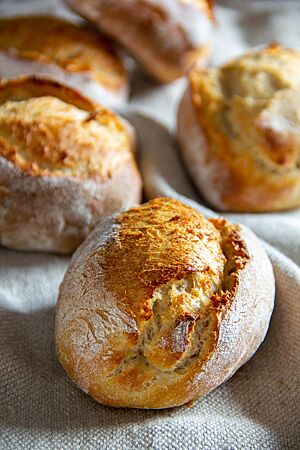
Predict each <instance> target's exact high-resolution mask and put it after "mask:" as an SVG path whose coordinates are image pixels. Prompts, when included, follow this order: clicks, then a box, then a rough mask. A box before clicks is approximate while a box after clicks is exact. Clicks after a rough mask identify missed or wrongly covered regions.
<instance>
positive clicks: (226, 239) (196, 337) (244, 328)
mask: <svg viewBox="0 0 300 450" xmlns="http://www.w3.org/2000/svg"><path fill="white" fill-rule="evenodd" d="M273 301H274V277H273V272H272V267H271V264H270V262H269V260H268V258H267V256H266V254H265V252H264V251H263V249H262V248H261V246H260V244H259V243H258V241H257V239H256V238H255V237H254V235H253V234H252V233H251V232H250V231H249V230H247V229H246V228H244V227H240V226H238V225H231V224H229V223H228V222H227V221H226V220H224V219H211V220H207V219H205V218H204V217H203V216H202V215H201V214H199V213H198V212H196V211H194V210H193V209H191V208H189V207H187V206H185V205H183V204H181V203H179V202H177V201H175V200H171V199H163V198H159V199H156V200H153V201H150V202H149V203H146V204H144V205H142V206H139V207H136V208H133V209H131V210H129V211H126V212H123V213H119V214H117V215H115V216H112V217H108V218H104V219H103V220H102V221H101V222H100V223H99V225H98V226H97V228H96V229H95V231H94V232H93V233H92V235H91V236H89V238H88V239H87V240H86V241H85V243H84V244H83V245H82V246H81V247H80V248H79V249H78V251H77V252H76V254H75V255H74V257H73V259H72V262H71V265H70V267H69V270H68V272H67V273H66V275H65V278H64V280H63V282H62V284H61V287H60V293H59V299H58V304H57V311H56V345H57V352H58V357H59V359H60V361H61V363H62V365H63V367H64V368H65V370H66V371H67V373H68V375H69V376H70V378H71V379H72V380H73V381H74V382H75V383H76V384H77V385H78V386H79V387H80V388H81V389H83V390H84V391H85V392H86V393H88V394H89V395H91V396H92V397H93V398H94V399H96V400H97V401H99V402H100V403H103V404H106V405H110V406H118V407H120V406H121V407H126V406H128V407H137V408H165V407H172V406H177V405H181V404H183V403H186V402H189V401H191V400H194V399H195V398H198V397H201V396H203V395H205V394H207V393H208V392H209V391H211V390H212V389H214V388H215V387H217V386H218V385H219V384H221V383H222V382H223V381H224V380H225V379H227V378H228V377H230V376H231V375H232V374H233V373H234V372H235V371H236V370H237V369H238V368H239V367H240V366H241V365H242V364H243V363H244V362H245V361H247V360H248V359H249V357H251V356H252V354H253V353H254V352H255V350H256V349H257V347H258V346H259V345H260V343H261V342H262V340H263V339H264V336H265V333H266V331H267V328H268V323H269V319H270V315H271V312H272V308H273Z"/></svg>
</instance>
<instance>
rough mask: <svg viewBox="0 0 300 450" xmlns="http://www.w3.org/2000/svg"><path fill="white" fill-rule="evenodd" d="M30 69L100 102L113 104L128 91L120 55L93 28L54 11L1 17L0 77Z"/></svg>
mask: <svg viewBox="0 0 300 450" xmlns="http://www.w3.org/2000/svg"><path fill="white" fill-rule="evenodd" d="M45 34H46V35H47V39H45V38H44V36H45ZM35 74H39V75H46V76H48V77H52V78H53V79H54V80H58V81H60V82H63V83H64V84H66V85H68V86H71V87H73V88H75V89H77V90H79V91H81V92H82V93H83V94H84V95H86V96H87V97H90V98H92V99H93V100H95V101H97V102H100V103H105V104H110V105H117V104H119V103H120V102H122V101H124V100H125V99H126V97H127V94H128V77H127V73H126V69H125V66H124V64H123V62H122V59H121V57H120V55H119V54H118V52H117V51H116V49H115V48H114V47H113V45H112V43H111V42H110V41H109V40H108V39H107V38H106V37H104V36H103V35H101V34H100V33H97V32H96V31H95V30H93V29H91V28H89V27H87V26H83V25H76V24H74V23H72V22H69V21H67V20H65V19H62V18H59V17H55V16H40V15H34V16H24V17H23V16H22V17H10V18H5V19H1V20H0V77H3V78H8V77H15V76H19V75H35Z"/></svg>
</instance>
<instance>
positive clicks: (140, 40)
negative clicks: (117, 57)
mask: <svg viewBox="0 0 300 450" xmlns="http://www.w3.org/2000/svg"><path fill="white" fill-rule="evenodd" d="M66 3H68V4H69V5H70V6H71V7H72V8H73V9H74V10H75V11H76V12H78V13H79V14H81V15H82V16H83V17H85V18H86V19H88V20H90V21H91V22H93V23H94V24H95V25H96V26H98V27H99V29H100V30H102V31H103V32H105V33H106V34H107V35H109V36H111V37H113V38H114V39H116V40H117V41H119V42H120V43H121V44H123V45H124V47H126V48H127V50H128V51H129V52H130V53H131V54H132V55H133V56H134V57H135V58H136V59H137V60H138V61H139V62H140V63H141V64H142V65H143V66H144V67H145V69H146V70H147V71H148V72H149V73H150V74H152V75H153V76H154V77H156V78H157V79H158V80H161V81H171V80H174V79H176V78H179V77H181V76H182V75H183V74H184V73H185V71H186V70H187V69H188V68H189V67H190V66H191V65H192V64H193V62H194V61H195V60H196V59H197V60H198V61H199V60H200V59H201V60H202V61H203V62H204V61H205V60H206V59H207V56H208V53H209V47H210V37H211V28H212V26H211V25H212V20H213V18H212V2H211V1H210V0H122V1H119V0H85V1H82V0H66Z"/></svg>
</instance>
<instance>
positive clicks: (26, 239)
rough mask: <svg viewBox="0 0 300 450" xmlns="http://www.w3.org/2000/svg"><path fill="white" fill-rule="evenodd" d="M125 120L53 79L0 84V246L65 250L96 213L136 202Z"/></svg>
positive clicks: (96, 217)
mask: <svg viewBox="0 0 300 450" xmlns="http://www.w3.org/2000/svg"><path fill="white" fill-rule="evenodd" d="M128 127H129V125H126V124H125V122H124V121H123V120H122V119H120V118H119V117H117V116H116V115H115V114H114V113H112V112H111V111H109V110H108V109H106V108H104V107H102V106H100V105H96V104H94V103H92V102H90V101H89V100H87V99H86V98H85V97H82V96H81V95H80V94H78V92H76V91H75V90H73V89H71V88H67V87H65V86H63V85H61V84H59V83H55V82H53V81H49V80H46V79H39V78H37V77H24V78H19V79H14V80H9V81H2V82H1V83H0V244H2V245H4V246H5V247H9V248H12V249H17V250H40V251H49V252H57V253H71V252H73V251H74V250H75V249H76V248H77V247H78V245H79V244H80V243H81V242H82V241H83V240H84V239H85V238H86V236H87V235H88V234H89V233H90V231H91V230H92V229H93V228H94V226H95V225H96V223H97V222H98V220H99V218H100V217H101V216H103V215H106V214H110V213H112V212H113V211H116V210H118V209H120V208H126V207H129V206H131V205H133V204H136V203H137V202H139V200H140V196H141V179H140V175H139V173H138V171H137V167H136V163H135V161H134V155H133V152H132V148H133V138H132V134H131V132H129V128H128Z"/></svg>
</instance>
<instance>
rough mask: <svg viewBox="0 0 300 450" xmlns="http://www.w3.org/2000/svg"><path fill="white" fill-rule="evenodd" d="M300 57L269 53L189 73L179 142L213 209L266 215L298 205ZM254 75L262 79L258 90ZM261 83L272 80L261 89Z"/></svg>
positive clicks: (287, 52) (276, 49)
mask: <svg viewBox="0 0 300 450" xmlns="http://www.w3.org/2000/svg"><path fill="white" fill-rule="evenodd" d="M299 55H300V54H299V53H297V52H295V51H292V50H284V49H281V48H280V47H278V46H270V47H267V48H266V49H262V50H260V51H258V52H257V53H253V55H251V54H249V55H245V56H244V57H241V58H240V59H238V60H236V61H233V62H231V63H229V64H228V65H226V66H224V67H223V68H221V69H219V70H216V69H211V70H208V71H204V72H202V71H201V70H200V71H199V70H198V69H195V70H194V71H193V72H192V73H191V75H190V83H189V87H188V89H187V91H186V93H185V94H184V96H183V98H182V101H181V103H180V106H179V110H178V140H179V144H180V148H181V151H182V155H183V158H184V160H185V163H186V166H187V168H188V170H189V172H190V174H191V176H192V178H193V180H194V182H195V184H196V186H197V187H198V189H199V191H200V192H201V193H202V194H203V196H204V197H205V199H206V200H207V201H208V202H209V203H210V204H211V205H212V206H214V207H215V208H217V209H220V210H224V211H241V212H263V211H279V210H286V209H291V208H295V207H298V206H300V181H299V180H300V178H299V161H300V151H299V149H300V145H299V143H300V139H298V132H297V127H296V126H294V125H291V124H292V123H296V122H297V119H295V118H294V117H293V114H296V112H295V111H296V109H297V101H295V98H296V97H297V86H298V84H299V85H300V56H299ZM243 58H244V59H243ZM256 60H257V65H255V61H256ZM297 62H298V65H299V66H297ZM294 63H295V64H294ZM277 64H278V66H276V65H277ZM288 64H290V66H291V68H292V70H293V71H294V73H292V76H291V79H289V78H288V76H287V74H289V72H290V71H291V68H290V69H289V68H288V67H289V66H288ZM281 66H282V67H283V69H282V68H281ZM285 66H286V67H287V71H286V72H285V71H284V70H285ZM297 70H298V71H299V72H297ZM264 71H265V72H264ZM298 73H299V76H298V75H297V74H298ZM248 74H249V77H250V76H251V74H252V80H255V77H257V80H258V81H257V82H255V81H252V84H253V86H252V85H251V81H249V80H248V79H246V77H247V76H248ZM263 76H264V77H265V78H266V80H267V81H265V82H264V83H261V84H260V80H264V78H263ZM259 77H261V78H259ZM267 77H269V78H270V81H268V78H267ZM297 77H298V78H297ZM273 78H274V80H273V81H271V80H272V79H273ZM230 80H231V81H230ZM219 83H220V84H221V85H222V86H223V87H222V90H220V88H219ZM272 83H273V84H272ZM247 86H248V91H247ZM274 86H276V87H275V88H274ZM277 86H278V87H277ZM268 89H269V91H270V92H268ZM231 91H233V93H231ZM264 95H265V97H263V96H264ZM293 98H294V106H293ZM297 98H298V97H297Z"/></svg>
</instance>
